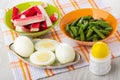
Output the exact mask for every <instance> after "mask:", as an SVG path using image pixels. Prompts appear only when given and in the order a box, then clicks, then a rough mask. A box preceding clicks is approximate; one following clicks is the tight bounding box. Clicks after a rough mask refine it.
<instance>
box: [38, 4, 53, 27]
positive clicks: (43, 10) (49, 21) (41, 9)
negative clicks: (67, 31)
mask: <svg viewBox="0 0 120 80" xmlns="http://www.w3.org/2000/svg"><path fill="white" fill-rule="evenodd" d="M37 7H38V8H39V9H40V11H41V13H42V14H43V15H44V16H45V19H46V24H47V26H48V27H49V26H52V22H51V20H50V18H49V16H48V14H47V12H46V11H45V9H44V8H43V7H42V6H41V5H39V6H37Z"/></svg>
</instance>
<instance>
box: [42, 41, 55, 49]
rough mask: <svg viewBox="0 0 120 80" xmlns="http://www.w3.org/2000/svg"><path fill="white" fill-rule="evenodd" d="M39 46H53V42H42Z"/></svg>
mask: <svg viewBox="0 0 120 80" xmlns="http://www.w3.org/2000/svg"><path fill="white" fill-rule="evenodd" d="M41 46H42V47H44V48H51V47H54V44H53V43H51V42H45V43H42V44H41Z"/></svg>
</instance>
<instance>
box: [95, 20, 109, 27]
mask: <svg viewBox="0 0 120 80" xmlns="http://www.w3.org/2000/svg"><path fill="white" fill-rule="evenodd" d="M97 23H98V24H99V25H100V26H102V27H111V26H110V24H109V23H108V22H105V21H103V20H98V21H97Z"/></svg>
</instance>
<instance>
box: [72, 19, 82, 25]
mask: <svg viewBox="0 0 120 80" xmlns="http://www.w3.org/2000/svg"><path fill="white" fill-rule="evenodd" d="M79 19H80V18H78V19H77V20H75V21H74V22H72V23H71V26H76V25H77V24H78V21H79Z"/></svg>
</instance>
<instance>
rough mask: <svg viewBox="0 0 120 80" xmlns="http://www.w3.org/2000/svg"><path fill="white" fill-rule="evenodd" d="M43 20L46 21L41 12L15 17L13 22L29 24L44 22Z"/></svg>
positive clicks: (15, 23)
mask: <svg viewBox="0 0 120 80" xmlns="http://www.w3.org/2000/svg"><path fill="white" fill-rule="evenodd" d="M42 21H45V17H44V16H43V15H41V14H38V15H36V16H30V17H26V18H21V19H15V20H13V23H14V25H15V26H17V25H28V24H32V23H37V22H42Z"/></svg>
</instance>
